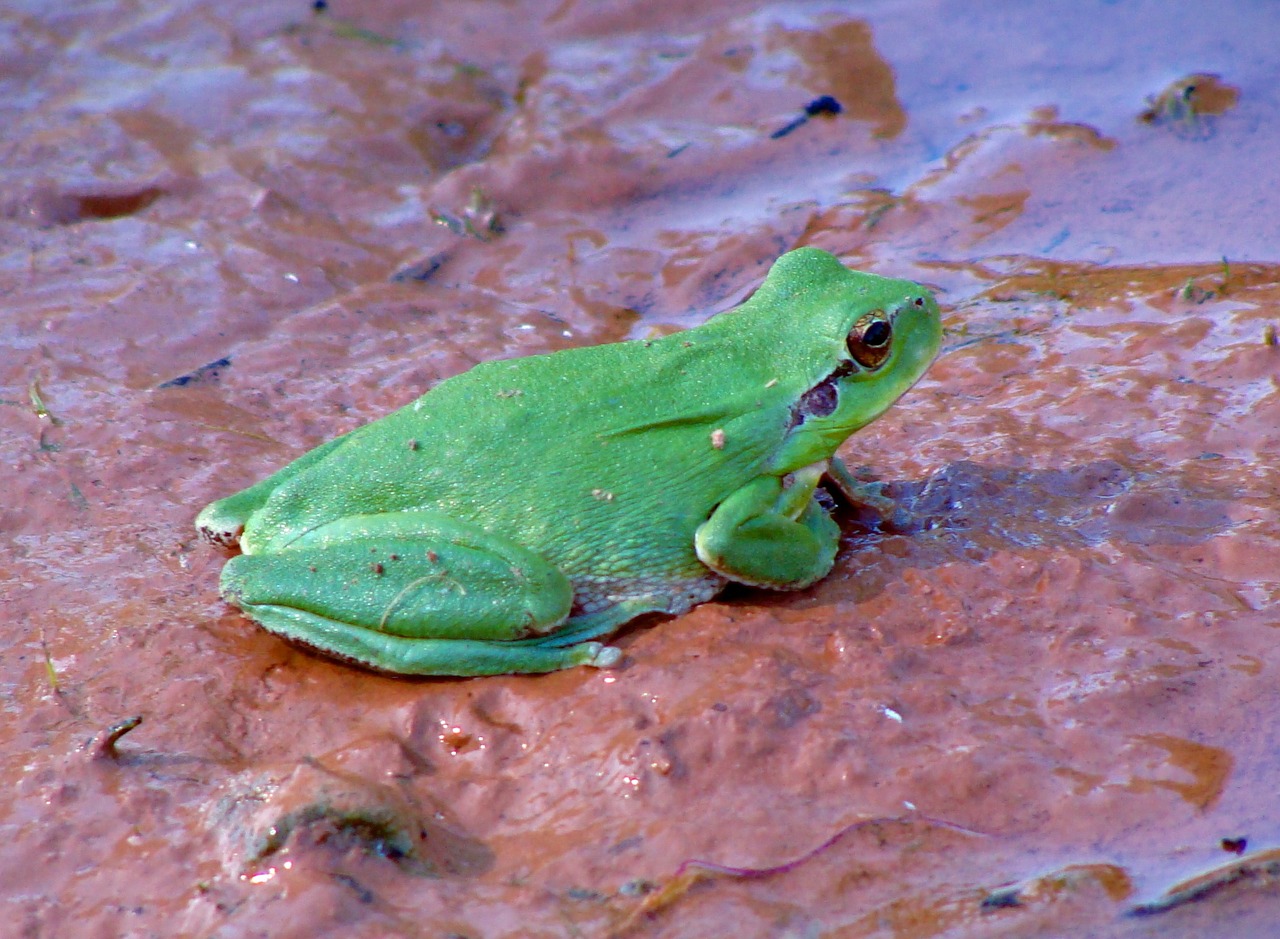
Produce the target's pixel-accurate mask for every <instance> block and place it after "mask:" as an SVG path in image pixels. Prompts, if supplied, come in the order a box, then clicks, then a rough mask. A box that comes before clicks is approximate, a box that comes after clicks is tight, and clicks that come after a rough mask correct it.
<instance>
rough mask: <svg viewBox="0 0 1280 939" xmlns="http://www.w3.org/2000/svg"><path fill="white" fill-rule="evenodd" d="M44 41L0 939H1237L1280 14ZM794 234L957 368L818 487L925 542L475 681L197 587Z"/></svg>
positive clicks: (1272, 657)
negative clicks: (464, 414)
mask: <svg viewBox="0 0 1280 939" xmlns="http://www.w3.org/2000/svg"><path fill="white" fill-rule="evenodd" d="M44 6H45V5H39V4H27V5H26V6H25V7H24V6H23V5H21V4H12V3H11V4H9V5H8V7H7V8H6V9H5V10H0V23H2V24H3V28H0V116H2V117H3V123H2V125H0V126H3V128H4V129H3V131H0V154H2V155H0V245H3V252H2V253H0V297H3V301H4V311H3V313H2V314H0V399H3V400H2V401H0V473H2V474H3V478H4V487H3V488H4V493H5V495H4V498H3V503H2V504H0V532H3V534H4V540H3V542H0V597H3V600H4V603H3V611H4V616H3V626H0V648H2V649H3V650H4V651H3V658H2V659H0V706H2V707H3V708H4V710H5V713H6V715H7V718H6V720H4V721H3V723H2V724H0V741H2V742H3V743H2V749H0V754H2V759H0V791H3V792H5V793H7V795H6V796H4V797H3V798H0V845H3V847H0V903H3V910H4V917H5V921H6V922H9V923H11V924H14V926H15V929H16V930H17V931H16V932H15V934H16V935H24V936H33V937H42V936H67V935H135V934H136V935H150V934H159V935H171V934H182V935H218V936H241V935H243V936H254V935H272V936H293V935H297V936H313V935H342V936H382V935H388V934H392V935H401V934H403V935H460V936H487V937H495V936H531V935H532V936H544V935H545V936H559V935H621V934H627V935H653V936H680V937H690V936H720V935H727V934H729V933H732V934H734V935H741V936H829V935H830V936H834V935H838V936H841V937H855V936H894V937H903V939H905V937H912V939H916V937H920V939H923V937H935V936H976V937H988V936H1010V935H1017V936H1031V935H1045V936H1049V935H1086V934H1088V935H1093V936H1116V937H1131V936H1150V935H1157V934H1158V935H1161V936H1162V937H1170V936H1200V935H1205V934H1207V933H1209V932H1211V931H1212V930H1214V929H1215V928H1218V926H1220V924H1222V923H1223V922H1231V923H1232V924H1233V925H1232V928H1233V930H1234V931H1235V932H1237V933H1239V934H1241V935H1264V934H1268V932H1269V930H1272V929H1274V926H1273V925H1272V924H1273V923H1274V922H1275V921H1276V920H1277V919H1280V909H1278V908H1277V901H1276V899H1275V887H1276V883H1277V877H1278V876H1280V860H1277V857H1280V855H1276V854H1275V853H1274V852H1275V851H1276V850H1277V849H1280V814H1278V813H1277V812H1276V810H1275V807H1274V801H1275V800H1274V786H1275V782H1274V781H1275V779H1276V775H1277V771H1278V770H1280V766H1278V765H1277V764H1278V763H1280V757H1277V752H1278V751H1277V749H1276V746H1275V740H1276V731H1277V726H1276V718H1275V715H1276V713H1277V704H1278V703H1280V701H1278V699H1280V694H1278V693H1277V691H1276V686H1277V683H1276V681H1275V673H1274V671H1273V669H1275V668H1276V667H1277V664H1280V662H1278V660H1277V656H1276V654H1275V653H1274V652H1273V650H1272V648H1271V645H1272V643H1273V642H1274V638H1275V636H1276V632H1275V629H1276V627H1278V626H1280V611H1278V609H1277V599H1278V597H1280V574H1278V573H1277V572H1278V571H1280V535H1278V534H1277V516H1278V515H1280V512H1278V511H1277V507H1278V506H1280V500H1278V495H1277V493H1278V489H1280V471H1277V469H1276V466H1277V456H1278V453H1280V384H1278V382H1277V375H1280V348H1278V347H1277V343H1276V338H1275V337H1276V329H1277V327H1280V268H1278V267H1277V265H1276V260H1277V259H1276V257H1275V246H1276V245H1277V244H1280V163H1278V162H1277V161H1276V160H1275V159H1273V155H1274V154H1275V153H1276V152H1278V151H1280V140H1278V139H1277V137H1278V133H1280V130H1278V129H1280V122H1277V121H1276V116H1277V115H1278V114H1280V101H1278V100H1277V97H1278V96H1280V81H1277V74H1276V73H1277V66H1276V64H1275V58H1274V54H1273V48H1272V45H1273V44H1272V42H1271V37H1272V36H1274V35H1275V30H1276V29H1277V27H1278V26H1280V22H1277V14H1276V13H1275V11H1274V9H1273V8H1272V6H1271V5H1270V4H1266V3H1253V4H1250V3H1237V4H1233V5H1232V7H1231V11H1230V15H1220V14H1210V13H1207V12H1205V10H1206V8H1205V7H1204V6H1203V5H1201V4H1191V3H1169V2H1155V0H1151V2H1132V3H1103V2H1098V3H1078V4H1070V5H1064V4H1049V3H1039V4H1024V5H1021V6H1009V7H1008V8H1007V9H1002V10H1000V11H999V12H995V13H987V14H983V15H982V16H975V15H974V14H973V13H972V7H971V6H970V5H962V4H959V3H944V2H938V3H927V2H884V3H868V4H860V5H857V6H856V8H854V9H852V10H851V7H850V5H848V4H837V3H778V4H769V5H765V6H760V5H758V4H746V3H722V4H719V5H715V6H705V5H704V6H702V7H700V8H699V10H700V12H696V13H690V12H688V11H687V7H688V4H677V3H665V2H654V3H648V4H643V5H641V4H633V5H622V4H598V3H596V4H586V3H581V4H579V3H573V2H563V0H561V2H558V3H535V2H526V3H498V2H472V3H466V4H459V3H453V4H436V5H432V6H431V8H430V9H424V8H423V6H422V5H420V4H413V3H407V2H400V3H393V2H385V3H378V4H361V5H355V4H344V3H331V4H330V5H329V9H328V10H327V11H326V12H323V13H318V14H317V13H315V12H313V10H312V8H311V5H309V4H307V3H301V2H289V3H284V2H274V0H267V2H262V3H257V4H254V5H252V7H251V8H245V9H243V10H235V9H223V8H210V7H209V6H208V5H207V4H194V3H187V4H160V3H146V4H144V3H141V2H136V3H113V4H77V5H75V7H74V9H72V10H70V11H61V12H48V11H47V10H46V9H45V8H44ZM822 95H830V96H833V97H834V98H835V99H837V100H838V101H839V103H840V104H841V106H842V111H841V113H839V114H835V115H833V114H817V115H814V116H811V117H808V118H807V119H804V120H802V119H801V118H802V116H803V115H804V108H805V105H806V104H808V103H810V102H812V101H814V100H815V99H817V98H819V97H821V96H822ZM799 244H814V245H817V246H819V247H823V248H826V249H828V250H831V251H834V252H835V253H837V254H838V255H839V256H840V257H841V258H842V259H844V260H845V261H847V262H848V263H850V264H852V265H854V266H858V267H862V268H866V269H869V270H874V271H877V272H879V273H884V274H892V275H895V276H904V277H911V278H915V279H919V280H922V281H924V282H927V283H929V284H931V285H933V286H934V287H935V288H936V289H937V290H938V293H939V297H940V299H941V301H942V303H943V306H944V319H945V324H946V327H947V339H946V342H945V348H944V352H943V355H942V357H941V358H940V359H939V361H938V362H937V363H936V365H935V366H934V367H933V369H932V370H931V371H930V373H929V375H928V377H927V378H926V379H925V381H923V382H922V383H921V384H920V385H919V386H918V387H917V388H916V389H915V390H914V391H913V392H911V393H910V394H909V395H908V396H907V397H906V398H904V399H903V400H902V401H901V402H900V403H899V404H898V405H897V406H896V407H895V408H894V409H893V410H892V411H891V412H889V414H888V415H886V416H885V417H884V418H882V419H881V420H880V421H878V422H877V423H876V424H874V425H872V426H871V427H869V428H867V429H866V430H864V431H863V432H861V433H859V434H858V435H857V436H856V437H854V438H853V439H852V440H851V441H850V442H849V443H848V444H847V445H846V447H845V448H844V449H843V450H842V456H844V458H845V459H846V461H847V462H848V463H849V464H850V465H852V466H863V467H866V472H867V473H869V474H870V475H871V476H873V477H874V478H877V479H880V480H883V481H884V482H885V483H886V489H887V492H888V493H889V494H890V495H892V496H893V497H894V498H895V499H897V500H898V502H899V505H900V506H901V507H902V508H903V510H904V511H905V512H906V513H907V518H909V519H910V524H908V525H906V526H904V527H903V530H901V531H896V532H886V531H879V530H875V529H869V528H867V527H865V526H863V525H860V523H859V520H858V519H856V518H852V517H848V516H846V517H845V518H844V519H843V522H844V530H845V541H844V544H843V546H842V551H841V554H840V556H839V558H838V559H837V564H836V569H835V571H834V572H833V573H832V575H831V576H830V577H828V578H827V579H826V580H824V581H822V582H820V583H819V584H818V585H816V586H815V587H813V588H811V589H809V590H806V591H803V592H801V593H796V594H772V593H766V592H761V591H752V590H746V589H740V590H733V591H730V592H729V593H727V594H725V595H724V596H723V597H722V598H720V599H719V600H717V601H716V602H713V603H708V604H705V605H703V606H701V607H698V608H696V609H695V610H693V611H691V612H690V613H688V614H686V615H684V616H681V617H678V618H668V619H665V620H664V619H661V618H651V619H649V620H645V621H642V622H640V623H638V624H636V625H635V626H633V627H632V628H630V629H628V630H627V631H625V632H624V633H623V634H622V635H621V636H620V638H619V644H620V645H621V646H622V647H623V648H624V650H625V652H626V658H625V660H624V662H623V665H622V667H620V668H618V669H614V670H608V671H592V670H588V669H578V670H574V671H569V672H563V673H557V674H553V675H547V676H540V677H533V678H492V679H476V680H469V681H454V680H443V681H410V680H403V679H396V678H392V677H387V676H382V675H374V674H370V673H366V672H363V671H359V670H356V669H352V668H348V667H346V666H343V665H341V664H337V663H333V662H331V661H328V660H325V659H322V658H319V657H316V656H313V655H311V654H308V653H306V652H304V651H300V650H297V649H294V648H292V647H289V646H287V645H285V644H283V643H281V642H280V641H278V640H277V639H275V638H273V637H271V636H270V635H268V634H266V633H264V632H263V631H261V630H259V629H256V628H255V627H254V626H253V625H252V624H251V623H250V622H249V621H247V620H246V619H245V618H243V617H242V616H241V615H239V614H238V613H237V612H236V611H235V610H234V609H232V608H230V607H228V606H226V605H224V604H223V603H222V602H221V601H220V600H218V598H217V591H216V584H217V573H218V570H219V568H220V567H221V564H222V563H223V560H224V555H222V554H221V553H219V552H218V551H216V550H214V549H212V548H210V547H209V546H207V545H204V544H202V543H200V542H199V541H198V540H197V538H196V536H195V533H194V531H193V529H192V525H191V522H192V519H193V517H194V514H195V512H196V511H197V510H198V509H199V508H200V507H201V506H203V505H204V504H205V503H206V502H208V501H209V500H211V499H213V498H217V497H219V496H222V495H225V494H227V493H230V492H231V491H234V490H235V489H238V488H240V487H241V486H243V485H246V484H248V483H250V482H252V481H254V480H256V479H258V478H260V477H262V476H263V475H265V474H266V473H268V472H270V471H271V470H273V469H274V468H277V467H279V466H281V465H283V464H284V463H285V462H287V461H288V460H289V459H291V458H292V457H294V456H296V455H298V454H300V453H302V452H304V451H305V450H306V449H308V448H310V447H311V446H314V445H315V444H318V443H320V442H322V441H324V440H327V439H329V438H330V437H332V436H334V435H335V434H338V433H340V432H343V431H346V430H349V429H351V428H353V427H355V426H358V425H359V424H360V423H363V422H364V421H367V420H370V419H372V418H375V417H377V416H380V415H381V414H384V413H386V412H387V411H389V410H391V409H392V408H394V407H396V406H398V405H399V404H402V403H404V402H405V401H408V400H410V399H412V398H413V397H415V396H416V395H417V394H419V393H421V391H422V390H423V389H425V388H427V387H429V386H430V385H431V384H433V383H434V382H436V381H438V380H440V379H442V378H444V377H447V376H449V375H451V374H455V373H457V372H459V371H462V370H464V369H466V368H468V367H469V366H470V365H472V364H474V363H475V362H478V361H482V360H486V359H490V358H494V357H498V356H511V355H521V354H529V353H534V352H542V351H547V350H551V349H558V348H564V347H567V346H576V345H584V344H591V343H598V342H606V341H612V340H616V339H621V338H627V337H638V336H644V335H648V334H650V332H651V331H655V330H659V331H662V330H668V329H671V328H674V327H683V326H689V325H693V324H695V323H698V322H701V321H702V320H703V319H705V318H706V316H708V315H709V314H711V313H713V312H716V311H719V310H722V309H726V308H728V307H731V306H732V305H734V304H735V303H737V302H739V301H740V300H741V299H742V298H743V297H744V296H746V295H747V294H748V293H749V292H750V291H751V290H752V289H754V287H755V286H756V285H757V284H758V283H759V280H760V278H761V277H762V275H763V272H764V270H765V268H766V267H767V265H768V263H769V262H770V261H772V259H773V258H774V257H776V256H777V255H778V254H779V253H781V252H782V251H784V250H786V249H788V248H791V247H794V246H796V245H799ZM513 458H514V459H520V460H525V461H528V463H529V466H530V469H531V471H536V467H537V459H538V455H537V454H536V453H532V454H513ZM135 716H138V717H141V718H142V722H141V724H139V725H138V726H136V727H134V728H132V729H131V730H129V731H128V732H127V733H125V734H124V735H123V736H120V737H119V739H118V740H114V742H113V737H112V735H111V734H110V733H109V732H108V728H109V727H111V726H112V725H115V724H117V722H119V721H121V720H124V719H126V718H131V717H135Z"/></svg>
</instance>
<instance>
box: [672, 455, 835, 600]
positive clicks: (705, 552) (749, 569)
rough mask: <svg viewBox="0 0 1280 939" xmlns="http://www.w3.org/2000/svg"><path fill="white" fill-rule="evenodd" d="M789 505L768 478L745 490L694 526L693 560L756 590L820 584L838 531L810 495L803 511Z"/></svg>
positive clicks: (787, 498) (832, 558)
mask: <svg viewBox="0 0 1280 939" xmlns="http://www.w3.org/2000/svg"><path fill="white" fill-rule="evenodd" d="M793 502H794V499H793V498H792V497H791V496H790V495H789V494H788V493H787V492H786V491H785V490H784V489H783V486H782V482H781V480H778V479H776V478H773V477H764V478H761V479H757V480H755V481H754V482H752V483H750V484H748V485H747V486H744V487H743V488H742V489H740V490H738V491H737V492H735V493H734V494H733V495H731V496H730V497H729V498H728V499H726V500H725V501H724V502H722V503H720V505H719V506H718V507H717V508H716V510H715V511H714V512H712V513H711V517H710V518H709V519H707V521H705V522H703V523H702V525H701V526H699V528H698V531H697V533H696V534H695V535H694V548H695V550H696V551H697V554H698V559H699V560H700V561H702V563H703V564H705V565H707V567H709V568H711V569H712V570H713V571H715V572H716V573H718V574H722V575H723V576H725V577H728V578H729V579H731V580H736V581H738V582H740V583H744V584H751V585H753V586H759V587H774V588H779V589H797V588H800V587H806V586H808V585H809V584H811V583H813V582H814V581H816V580H818V579H820V578H821V577H823V576H824V575H825V574H826V573H827V572H828V571H829V570H831V565H832V563H833V562H834V561H835V556H836V548H837V546H838V544H839V540H840V528H839V526H837V525H836V523H835V522H833V521H832V520H831V516H829V515H828V514H827V512H826V510H825V509H823V508H822V506H820V505H818V503H817V502H815V501H814V500H813V497H812V494H811V490H810V494H809V496H808V497H807V501H805V502H804V503H802V504H803V508H802V509H795V510H793V509H791V508H790V506H791V503H793ZM793 511H795V512H796V515H795V517H792V512H793Z"/></svg>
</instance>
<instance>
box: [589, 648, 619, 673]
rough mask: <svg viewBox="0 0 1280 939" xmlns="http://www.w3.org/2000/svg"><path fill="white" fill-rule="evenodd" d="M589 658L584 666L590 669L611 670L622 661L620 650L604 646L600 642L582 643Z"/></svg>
mask: <svg viewBox="0 0 1280 939" xmlns="http://www.w3.org/2000/svg"><path fill="white" fill-rule="evenodd" d="M584 645H585V646H586V651H588V652H590V653H591V658H590V659H588V660H587V662H586V663H585V664H587V665H590V666H591V667H592V668H613V666H615V665H617V664H618V663H619V662H621V661H622V650H621V649H619V648H618V647H617V646H606V645H604V644H603V643H600V642H588V643H584Z"/></svg>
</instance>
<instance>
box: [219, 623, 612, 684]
mask: <svg viewBox="0 0 1280 939" xmlns="http://www.w3.org/2000/svg"><path fill="white" fill-rule="evenodd" d="M244 612H245V615H246V616H248V617H249V618H251V619H253V620H255V621H256V622H257V623H259V624H260V625H262V626H263V627H265V628H266V629H268V630H270V631H271V632H273V633H275V634H276V635H278V636H282V637H283V638H285V639H289V640H291V641H293V642H297V643H300V644H302V645H305V646H310V647H311V648H313V649H317V650H319V651H320V652H324V653H326V654H327V655H331V656H335V657H337V658H340V659H346V660H348V661H351V662H356V663H359V664H360V665H364V666H366V667H368V668H372V669H376V670H378V671H384V672H395V673H397V674H400V675H448V676H458V677H473V676H481V675H515V674H537V673H541V672H554V671H558V670H559V669H562V668H572V667H573V666H576V665H591V666H594V667H596V668H609V667H610V666H613V665H616V664H617V663H618V661H619V659H621V658H622V651H621V650H620V649H617V648H614V647H613V646H606V645H603V644H601V643H599V642H579V643H576V644H574V645H570V646H567V647H563V648H561V647H557V646H548V645H538V644H525V643H522V642H502V641H486V640H482V639H405V638H404V637H401V636H391V635H387V634H386V633H379V632H376V631H375V630H371V629H365V628H363V627H360V626H352V625H350V624H348V623H339V622H337V621H335V620H330V619H325V618H324V617H320V616H316V615H314V614H311V613H306V612H303V611H301V610H297V609H292V608H289V607H270V606H255V607H246V608H245V611H244ZM543 638H546V637H543Z"/></svg>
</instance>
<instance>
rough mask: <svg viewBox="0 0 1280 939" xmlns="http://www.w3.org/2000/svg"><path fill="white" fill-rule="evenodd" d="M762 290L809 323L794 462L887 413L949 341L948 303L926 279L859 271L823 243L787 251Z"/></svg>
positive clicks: (787, 451) (790, 437)
mask: <svg viewBox="0 0 1280 939" xmlns="http://www.w3.org/2000/svg"><path fill="white" fill-rule="evenodd" d="M771 282H772V283H771ZM760 293H765V294H766V295H767V296H768V295H771V300H770V305H771V306H773V307H774V308H775V309H780V310H781V309H787V308H790V315H789V317H788V318H789V320H790V322H791V323H792V324H793V325H792V327H791V328H792V330H793V332H794V330H795V326H797V325H800V324H803V330H804V338H803V339H802V340H799V341H798V342H797V343H796V345H797V346H799V347H801V348H802V349H803V350H804V351H803V352H802V353H800V354H801V355H803V359H804V360H803V362H796V363H795V364H796V365H797V366H798V367H797V368H794V369H793V372H794V373H796V374H804V375H805V376H806V377H805V382H804V385H803V386H802V387H797V388H796V389H795V391H794V394H795V395H796V396H795V398H794V400H793V403H792V405H791V419H790V426H789V427H788V429H787V436H786V439H785V440H784V442H783V446H782V449H781V451H780V452H779V466H778V467H777V468H778V469H780V470H782V471H784V472H789V471H791V470H792V469H795V468H798V467H801V466H805V465H808V464H809V463H812V462H815V461H817V460H821V459H825V458H827V457H829V456H831V455H832V454H833V453H835V450H836V448H837V447H839V446H840V444H842V443H843V442H844V441H845V439H847V438H848V437H849V435H850V434H852V433H854V432H855V431H857V430H858V429H859V428H862V427H865V426H866V425H867V424H869V423H871V422H872V421H873V420H875V419H876V418H877V417H879V416H880V415H881V414H883V413H884V412H885V411H886V410H887V409H888V408H889V406H890V405H892V404H893V402H895V401H896V400H898V398H899V397H901V396H902V394H903V393H904V392H906V391H907V389H909V388H910V387H911V386H912V385H914V384H915V383H916V382H917V381H918V380H919V379H920V376H922V375H923V374H924V372H925V369H927V368H928V367H929V363H930V362H932V361H933V359H934V357H935V356H936V355H937V354H938V347H939V345H940V343H941V341H942V322H941V317H940V314H939V312H938V304H937V302H936V301H935V300H934V298H933V295H932V294H931V293H930V292H929V291H928V290H926V289H925V288H924V287H921V286H920V285H919V284H916V283H913V282H911V281H906V280H893V279H890V278H887V277H880V276H877V275H875V274H864V273H860V272H857V271H851V270H849V269H848V268H846V267H845V266H844V265H843V264H841V263H840V262H839V261H838V260H836V258H834V257H833V256H832V255H830V254H827V253H826V252H825V251H819V250H817V249H814V248H802V249H800V250H798V251H792V252H790V253H789V254H786V255H783V257H782V258H780V259H779V260H778V262H777V264H775V265H774V268H773V270H771V271H770V273H769V277H768V278H767V279H766V281H765V283H764V284H763V285H762V286H761V289H760V291H757V295H759V294H760ZM780 294H787V295H789V296H788V297H786V298H785V299H784V297H783V296H780ZM753 299H754V298H753ZM796 351H797V352H798V351H799V350H796ZM794 361H795V359H794V357H793V362H794Z"/></svg>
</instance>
